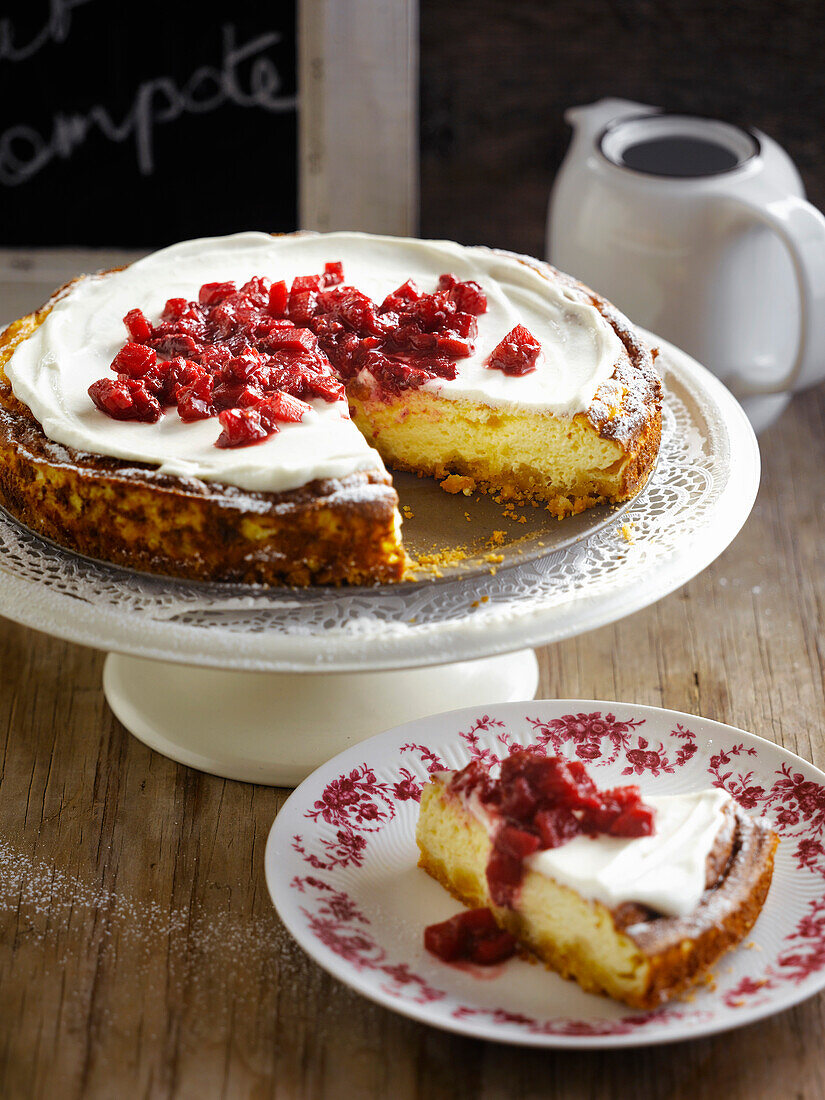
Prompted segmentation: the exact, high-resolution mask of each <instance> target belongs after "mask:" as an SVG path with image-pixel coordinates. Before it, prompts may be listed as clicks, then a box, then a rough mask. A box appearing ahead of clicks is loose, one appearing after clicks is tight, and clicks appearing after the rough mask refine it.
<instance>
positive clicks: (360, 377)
mask: <svg viewBox="0 0 825 1100" xmlns="http://www.w3.org/2000/svg"><path fill="white" fill-rule="evenodd" d="M327 270H334V271H336V272H339V274H336V275H334V276H332V275H329V274H327V275H324V274H323V273H324V272H325V271H327ZM319 273H320V274H319ZM325 279H327V280H328V282H324V280H325ZM313 280H315V281H314V282H313ZM272 283H277V284H278V285H279V286H281V285H282V286H283V287H284V288H285V290H284V292H283V293H284V295H286V297H284V298H283V302H282V303H281V304H280V305H278V306H275V305H274V304H273V303H274V301H275V294H274V291H273V292H272V293H271V294H270V298H269V300H268V301H267V298H266V293H267V288H268V287H270V284H272ZM307 286H308V287H309V288H310V289H306V287H307ZM312 287H315V290H313V289H312ZM215 288H218V289H217V290H216V289H215ZM229 288H231V289H229ZM404 288H407V289H406V290H405V289H404ZM410 288H412V289H410ZM402 291H403V294H401V292H402ZM399 294H400V295H401V297H399ZM221 295H223V297H221ZM256 295H257V297H256ZM279 300H280V299H279ZM229 307H231V308H229ZM356 307H357V308H356ZM199 311H200V312H199ZM468 311H469V312H468ZM135 316H139V318H140V326H141V328H140V331H141V332H142V331H143V329H145V336H143V335H136V333H137V332H138V328H137V327H136V323H135V322H134V320H132V321H131V322H128V323H127V328H124V319H127V321H128V318H129V317H132V318H133V319H134V317H135ZM181 316H182V317H184V318H187V317H192V318H195V320H194V321H192V322H191V323H189V322H187V323H189V328H186V327H185V324H184V322H181V321H177V322H174V321H173V320H170V318H175V317H178V318H179V317H181ZM227 317H228V318H229V319H228V320H227ZM176 324H177V325H178V328H176V327H175V326H176ZM130 325H131V327H130ZM233 325H234V328H233ZM221 326H222V327H221ZM127 329H128V331H127ZM184 330H185V331H186V332H190V333H194V334H195V336H196V339H194V340H192V339H189V338H187V337H182V336H181V333H182V332H183V331H184ZM170 332H171V333H172V335H170ZM519 332H523V333H526V334H527V335H526V337H525V338H524V339H523V340H522V343H521V345H518V342H517V341H515V343H514V338H513V333H519ZM216 333H217V335H216ZM508 340H509V341H510V342H509V343H508ZM135 341H137V344H136V342H135ZM136 347H137V349H138V352H140V351H141V348H142V351H143V353H145V356H144V357H145V358H146V357H148V358H146V361H147V362H149V359H151V364H152V369H151V371H148V372H144V373H145V377H144V376H139V375H138V374H136V373H135V370H134V366H133V361H134V354H133V356H132V361H127V359H126V358H125V351H129V350H130V349H131V352H132V353H134V352H135V348H136ZM124 348H125V351H124ZM525 348H526V349H527V350H526V351H525ZM190 349H191V350H190ZM289 349H291V350H289ZM502 349H504V352H502ZM189 356H191V359H192V361H191V362H190V361H189V358H188V357H189ZM290 356H291V357H292V358H290ZM508 356H509V358H508ZM519 356H521V359H519ZM525 356H526V358H525ZM138 359H140V355H138ZM528 359H529V362H528ZM124 363H126V364H127V365H126V366H125V368H124V366H123V364H124ZM244 363H246V365H247V367H249V365H250V363H251V367H252V368H255V371H254V373H253V374H252V375H251V380H250V381H249V382H248V384H247V382H246V381H244V383H243V384H241V383H238V385H237V386H234V388H233V385H229V384H227V377H228V376H227V372H231V371H233V370H234V371H235V372H236V373H235V375H234V376H232V378H230V379H229V381H230V382H233V383H234V381H235V380H236V376H237V377H239V375H238V372H239V370H240V369H241V368H240V367H238V364H241V367H243V365H244ZM175 364H182V367H181V368H180V369H181V370H183V372H184V374H183V375H181V374H180V370H178V367H176V366H175ZM215 364H217V366H216V365H215ZM296 364H297V366H296ZM172 367H174V370H175V371H177V372H178V373H177V374H176V375H175V378H176V379H177V383H176V384H171V388H172V389H173V390H174V393H175V395H178V396H179V395H180V393H181V392H184V391H186V392H191V387H190V388H189V390H186V384H187V383H188V382H189V381H191V379H193V378H195V379H198V380H200V381H199V384H200V382H204V381H205V384H207V390H208V395H209V397H208V399H207V400H206V401H205V402H202V403H201V405H202V407H201V411H199V412H198V411H197V410H196V412H195V413H194V414H192V412H191V402H190V405H189V406H187V407H186V408H185V407H184V404H183V402H182V401H180V400H179V401H178V405H177V408H176V407H175V400H176V397H175V396H172V397H170V396H169V390H170V383H169V377H170V369H171V368H172ZM282 367H283V368H284V369H283V370H282V369H280V368H282ZM293 367H294V369H293ZM161 368H163V370H165V371H166V375H165V377H166V382H163V381H162V380H161V381H160V382H157V385H156V389H155V390H151V386H150V382H151V380H152V379H153V378H155V376H156V375H157V373H158V371H159V370H160V369H161ZM276 368H278V369H276ZM287 368H288V369H287ZM141 369H142V368H141ZM250 369H251V368H250ZM124 370H125V372H126V373H123V371H124ZM186 371H189V374H188V375H187V374H186ZM209 371H212V374H211V375H210V374H209ZM129 372H131V374H130V373H129ZM173 373H174V372H173ZM263 377H266V379H267V380H268V381H267V382H266V384H265V385H264V384H263V383H261V382H260V379H261V378H263ZM283 377H287V378H288V381H287V382H283ZM296 377H297V378H298V382H297V383H296V381H295V379H296ZM278 378H281V379H282V381H281V382H278ZM181 379H183V380H182V381H181ZM273 379H275V381H273ZM144 383H146V385H144ZM316 383H317V385H316ZM164 385H166V391H165V394H166V396H165V397H164V396H158V397H157V401H155V400H154V398H153V396H152V394H154V395H155V396H157V395H158V394H159V393H160V389H162V388H163V386H164ZM296 385H299V389H298V390H296V389H295V386H296ZM279 386H280V387H281V389H279ZM147 387H148V388H147ZM157 387H159V388H157ZM256 387H257V388H256ZM267 387H268V388H267ZM290 387H291V388H290ZM300 387H303V388H300ZM196 388H197V387H196ZM281 390H283V392H285V393H286V394H287V399H286V401H285V400H284V399H283V398H280V397H279V394H280V393H281ZM150 391H151V392H150ZM198 392H200V391H198ZM204 392H206V391H204ZM101 393H103V396H104V399H100V396H99V395H100V394H101ZM134 393H138V396H140V395H144V397H145V395H146V394H147V393H149V397H148V398H147V399H146V400H147V407H148V410H149V411H148V413H147V414H145V415H144V412H139V413H136V412H135V411H134V409H133V408H131V407H130V408H129V409H127V410H126V412H123V411H122V407H121V406H120V405H117V404H116V403H114V399H117V400H120V399H121V398H122V397H123V395H124V394H126V396H127V397H129V396H130V395H131V394H134ZM110 394H114V399H113V400H112V401H108V400H106V398H107V397H108V395H110ZM295 394H300V395H301V396H300V399H299V398H298V397H294V396H293V397H290V396H289V395H295ZM227 395H228V396H227ZM276 398H277V399H278V400H275V399H276ZM158 402H159V404H158ZM233 402H235V403H236V404H233ZM284 407H286V408H287V412H286V413H284V411H283V409H284ZM187 409H188V412H187ZM295 409H298V412H297V413H296V412H295ZM273 410H274V411H273ZM193 415H194V417H196V418H194V419H193ZM138 416H144V419H139V418H135V417H138ZM267 416H269V417H270V419H269V420H267ZM121 417H122V418H121ZM276 421H277V422H276ZM262 423H263V425H264V426H263V427H262V426H261V425H262ZM238 424H240V426H241V427H242V428H244V429H245V430H246V429H248V428H249V427H250V426H251V427H252V429H254V431H250V432H247V434H246V435H243V434H241V435H238V434H236V435H235V436H234V437H233V435H232V432H233V431H234V429H235V426H236V425H238ZM222 426H223V433H222V432H221V428H222ZM660 429H661V388H660V383H659V379H658V376H657V373H656V371H655V368H654V365H653V355H652V353H651V351H650V350H649V349H648V348H647V347H645V345H644V344H643V342H642V341H640V340H639V339H638V337H637V336H636V334H635V333H634V331H633V329H632V326H631V325H630V324H629V322H627V321H626V319H624V318H623V317H622V316H621V315H620V314H619V313H618V312H617V311H615V310H614V309H613V308H612V307H610V306H609V304H608V303H606V302H604V301H603V300H602V299H601V298H599V297H598V296H597V295H595V294H593V293H592V292H591V291H589V290H587V289H586V288H584V287H582V286H580V285H578V284H576V283H575V282H574V281H573V280H572V279H569V278H568V277H566V276H562V275H560V274H559V273H558V272H555V271H554V270H553V269H552V268H549V267H548V266H546V265H543V264H539V263H538V262H537V261H532V260H529V259H527V258H523V257H517V256H513V255H510V254H506V253H500V252H496V251H492V250H489V249H485V248H465V247H462V246H460V245H457V244H452V243H450V242H432V241H417V240H407V239H399V238H388V237H371V236H368V235H365V234H356V233H334V234H325V235H324V234H319V235H312V234H296V235H292V236H286V237H272V236H270V235H267V234H263V233H243V234H236V235H233V236H229V237H222V238H213V239H208V240H199V241H189V242H185V243H183V244H179V245H175V246H172V247H171V248H167V249H164V250H162V251H160V252H157V253H154V254H153V255H151V256H148V257H146V258H145V259H143V260H140V261H138V262H136V263H135V264H132V265H131V266H130V267H128V268H125V269H123V270H119V271H113V272H105V273H102V274H97V275H91V276H82V277H80V278H78V279H77V280H75V281H74V282H72V283H70V284H69V285H68V286H67V287H64V288H62V289H61V290H60V291H58V292H56V294H55V295H54V296H53V298H52V299H51V300H50V301H49V302H48V303H46V305H45V306H44V307H43V308H42V309H41V310H39V311H38V312H37V313H35V314H32V315H30V316H28V317H25V318H22V319H21V320H19V321H17V322H15V323H14V324H12V325H10V326H9V328H8V329H6V331H5V332H4V333H3V334H2V336H0V453H1V454H2V465H1V466H0V504H2V505H3V507H5V508H6V509H7V510H8V511H9V512H10V513H11V514H12V515H14V516H15V517H17V518H18V519H20V520H21V521H22V522H23V523H25V524H26V525H27V526H29V527H31V528H32V529H33V530H35V531H37V532H38V533H39V534H42V535H45V536H47V537H49V538H51V539H53V540H54V541H56V542H58V543H60V544H61V545H63V546H66V547H68V548H70V549H72V550H75V551H78V552H80V553H83V554H86V555H88V556H91V557H95V558H101V559H104V560H108V561H112V562H115V563H117V564H121V565H124V566H127V567H131V568H136V569H140V570H146V571H149V572H156V573H164V574H169V575H174V576H181V577H188V578H193V579H207V580H227V581H244V582H258V583H267V584H275V583H284V582H285V583H291V584H310V583H355V584H359V583H375V582H383V581H391V580H396V579H399V578H400V577H401V576H402V575H403V573H404V569H405V555H404V551H403V545H402V543H401V539H400V517H399V514H398V508H397V496H396V494H395V491H394V489H393V488H392V483H391V478H390V475H389V474H388V473H387V468H386V467H387V465H389V466H390V467H392V468H399V469H406V470H413V471H415V472H417V473H420V474H428V475H433V476H436V477H439V478H441V479H443V484H444V488H445V489H447V490H448V491H458V490H464V491H467V492H469V491H472V490H473V489H476V488H478V489H482V490H484V491H492V492H500V493H502V494H503V495H505V496H507V497H514V498H517V499H528V498H529V499H533V500H538V501H542V502H543V503H544V504H545V505H546V506H547V507H548V508H549V509H550V510H551V511H552V512H553V513H554V514H556V515H559V516H560V517H561V516H563V515H566V514H569V513H571V512H576V511H580V510H581V509H583V508H585V507H589V506H591V505H592V504H596V503H600V502H604V501H618V500H624V499H627V498H628V497H630V496H632V495H633V494H634V493H635V492H637V491H638V489H639V488H640V487H641V485H642V484H643V483H644V480H645V478H646V477H647V475H648V473H649V470H650V469H651V467H652V464H653V462H654V461H655V456H656V453H657V449H658V443H659V436H660ZM227 440H228V442H227Z"/></svg>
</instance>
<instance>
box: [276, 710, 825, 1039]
mask: <svg viewBox="0 0 825 1100" xmlns="http://www.w3.org/2000/svg"><path fill="white" fill-rule="evenodd" d="M528 744H529V745H539V746H542V747H543V748H546V750H547V751H548V752H551V753H560V754H562V755H565V756H568V757H570V758H577V759H580V760H582V761H584V762H585V763H586V764H587V766H588V768H589V769H590V771H591V774H592V775H593V778H594V779H595V780H596V782H597V783H598V784H599V786H601V787H611V786H616V785H618V784H621V783H629V782H633V783H637V784H638V785H639V786H640V787H641V789H642V794H643V795H644V794H671V793H678V792H682V791H689V790H699V789H701V788H705V787H708V786H716V787H722V788H724V789H725V790H726V791H728V792H729V793H730V794H731V795H732V796H733V797H734V798H735V799H736V800H737V801H738V802H739V803H740V805H742V806H743V807H745V808H746V809H747V810H748V811H750V812H751V813H755V814H765V815H767V816H768V817H769V818H770V820H771V821H772V822H773V826H774V828H775V829H776V831H777V832H778V834H779V836H780V838H781V842H780V845H779V848H778V851H777V856H776V866H775V871H774V877H773V884H772V886H771V890H770V893H769V895H768V899H767V901H766V903H765V907H764V909H763V911H762V914H761V916H760V917H759V920H758V921H757V923H756V925H755V926H754V928H753V930H752V931H751V933H750V935H749V936H748V937H747V938H746V940H745V942H744V944H743V945H741V946H740V947H739V948H738V949H737V950H736V951H734V952H731V953H730V954H729V955H727V956H725V957H724V958H723V959H722V960H721V961H720V962H719V963H718V964H717V965H716V967H715V968H714V971H713V973H712V975H711V976H710V978H709V980H708V981H706V982H705V983H703V984H702V985H700V986H699V987H697V988H696V989H695V990H694V991H693V992H692V993H691V994H690V995H689V996H687V997H685V998H683V999H681V1000H676V1001H674V1002H672V1003H670V1004H668V1005H666V1006H664V1007H662V1008H660V1009H658V1010H656V1011H654V1012H638V1011H633V1010H631V1009H628V1008H627V1007H626V1006H624V1005H621V1004H618V1003H614V1002H612V1001H610V1000H608V999H607V998H605V997H599V996H595V995H593V994H588V993H584V992H583V991H582V990H581V989H580V988H579V987H578V986H577V985H576V984H575V983H573V982H570V981H565V980H564V979H562V978H560V977H559V976H558V975H556V974H554V973H552V972H550V971H547V970H545V969H544V967H542V966H539V965H532V964H530V963H528V962H526V961H524V960H523V959H519V958H516V959H511V960H510V961H509V962H507V963H504V964H501V965H500V966H497V967H491V968H480V967H475V968H471V967H465V968H458V967H455V966H450V965H447V964H445V963H442V962H440V961H439V960H438V959H436V958H434V957H433V956H431V955H430V954H428V953H427V951H426V950H425V949H424V945H423V931H424V928H425V926H426V925H428V924H432V923H434V922H436V921H441V920H445V919H446V918H447V917H450V916H452V915H454V914H455V913H456V912H457V911H458V910H459V909H460V906H459V905H458V904H457V903H456V902H455V901H454V900H453V898H451V897H450V896H449V895H448V894H447V892H446V891H445V890H443V889H442V887H441V886H439V885H438V884H437V883H436V882H434V881H433V880H432V879H431V878H430V877H429V876H428V875H427V874H426V873H425V872H424V871H422V870H420V869H419V868H418V867H417V860H418V849H417V847H416V843H415V825H416V821H417V818H418V801H419V798H420V795H421V788H422V784H424V783H426V782H427V775H428V772H430V771H434V770H439V769H441V768H460V767H463V766H464V765H465V764H466V763H468V761H469V760H471V759H472V758H479V759H482V760H484V761H490V762H494V761H496V760H498V759H501V758H502V757H503V756H504V755H506V754H507V753H508V752H509V751H510V750H511V748H512V747H514V746H521V745H528ZM823 841H825V775H823V773H822V772H820V771H818V770H817V769H816V768H814V767H813V766H812V765H811V764H808V763H806V762H805V761H804V760H801V759H800V758H799V757H798V756H794V755H793V754H792V753H789V752H786V751H785V750H784V749H781V748H779V747H778V746H777V745H774V744H773V743H771V742H770V741H765V740H763V739H762V738H760V737H755V736H753V735H752V734H749V733H745V732H743V731H742V730H738V729H735V728H733V727H732V726H725V725H722V724H720V723H718V722H712V721H709V720H708V719H705V718H699V717H695V716H693V715H688V714H680V713H678V712H676V711H667V710H659V709H658V708H656V707H644V706H638V705H636V704H630V703H606V702H597V701H592V700H536V701H534V702H527V703H505V704H501V705H498V706H490V707H487V708H486V709H485V710H484V711H483V712H479V711H478V710H475V709H466V710H459V711H452V712H450V713H449V714H439V715H435V716H433V717H431V718H425V719H422V720H420V721H417V722H411V723H408V724H407V725H404V726H399V727H398V728H397V729H393V730H389V731H387V732H386V733H382V734H379V735H378V736H377V737H373V738H370V739H369V740H368V741H362V742H360V743H359V744H357V745H355V746H353V747H352V748H351V749H348V750H347V751H346V752H343V753H341V754H340V755H339V756H336V757H334V759H332V760H330V761H328V762H327V763H326V764H324V765H323V766H322V767H320V768H318V770H317V771H315V772H314V773H313V774H312V775H311V776H310V777H309V778H308V779H306V780H305V781H304V782H303V783H302V784H301V786H300V787H298V789H297V790H296V791H295V793H294V794H293V795H292V796H291V797H290V799H289V800H288V802H287V803H286V805H285V806H284V807H283V809H282V810H281V812H280V813H279V815H278V817H277V819H276V821H275V824H274V825H273V827H272V831H271V833H270V835H269V840H268V843H267V848H266V879H267V885H268V887H269V891H270V894H271V895H272V899H273V901H274V903H275V906H276V908H277V909H278V912H279V914H280V916H281V918H282V919H283V921H284V924H285V925H286V926H287V928H288V929H289V931H290V932H291V933H292V935H293V936H294V937H295V939H296V940H297V941H298V943H299V944H300V945H301V946H302V947H303V948H304V950H306V951H307V952H308V953H309V954H310V955H311V956H312V957H313V958H314V959H315V961H316V962H318V963H319V964H320V965H321V966H322V967H324V968H325V969H326V970H328V971H329V972H330V974H332V975H334V976H335V977H336V978H338V979H340V980H341V981H342V982H345V983H346V984H347V985H350V986H352V988H353V989H356V990H357V991H358V992H359V993H362V994H363V995H364V996H365V997H369V998H371V999H372V1000H374V1001H377V1002H378V1003H379V1004H382V1005H385V1006H386V1007H387V1008H391V1009H393V1010H394V1011H396V1012H400V1013H403V1014H404V1015H406V1016H411V1017H413V1018H414V1019H416V1020H420V1021H422V1022H423V1023H427V1024H431V1025H433V1026H435V1027H441V1028H446V1029H448V1030H450V1031H455V1032H459V1033H461V1034H465V1035H472V1036H475V1037H476V1038H479V1039H491V1040H494V1041H497V1042H507V1043H519V1044H524V1045H529V1046H542V1047H570V1048H574V1047H620V1046H641V1045H645V1044H651V1043H665V1042H674V1041H676V1040H680V1039H690V1038H695V1037H698V1036H700V1035H709V1034H712V1033H714V1032H718V1031H724V1030H727V1029H729V1028H734V1027H741V1026H742V1025H743V1024H747V1023H751V1022H752V1021H754V1020H758V1019H760V1018H762V1017H765V1016H769V1015H771V1014H773V1013H775V1012H780V1011H781V1010H782V1009H786V1008H789V1007H790V1006H791V1005H794V1004H796V1003H798V1002H799V1001H802V1000H804V999H805V998H806V997H810V996H812V995H813V994H814V993H816V992H818V991H819V990H820V989H822V988H823V986H825V890H824V889H823V884H824V883H825V846H824V845H823Z"/></svg>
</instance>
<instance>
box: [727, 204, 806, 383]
mask: <svg viewBox="0 0 825 1100" xmlns="http://www.w3.org/2000/svg"><path fill="white" fill-rule="evenodd" d="M728 202H729V203H730V204H731V206H733V207H736V208H738V209H739V210H740V212H741V211H742V209H744V210H746V211H747V212H748V213H749V214H750V215H751V216H752V217H754V218H756V219H757V220H759V221H762V222H764V223H765V224H766V225H767V226H768V227H769V228H770V229H772V230H773V231H774V232H775V233H776V235H777V236H778V237H779V238H780V239H781V240H782V241H783V243H784V244H785V247H786V248H787V249H788V252H789V253H790V257H791V262H792V264H793V269H794V274H795V275H796V281H797V284H798V286H799V303H800V326H799V346H798V349H797V353H796V359H795V361H794V363H793V364H792V366H791V368H790V370H789V371H788V372H787V373H786V374H785V376H784V377H783V378H780V379H779V380H778V381H776V382H772V383H767V384H765V385H755V384H754V383H753V382H752V381H750V380H749V379H747V378H744V377H740V378H737V379H736V380H735V386H736V389H737V392H738V393H739V394H740V396H750V395H752V394H769V393H781V392H783V391H786V390H803V389H805V388H807V387H808V386H813V385H815V384H816V383H817V382H821V381H823V380H824V379H825V217H823V216H822V214H821V213H820V212H819V211H818V210H817V209H816V207H815V206H812V205H811V204H810V203H809V202H806V201H805V200H804V199H800V198H798V197H797V196H796V195H788V196H782V197H777V196H776V194H775V193H771V194H764V193H763V194H762V195H761V196H759V197H754V199H753V200H752V201H749V200H748V198H747V196H741V195H740V196H737V197H736V198H733V197H732V196H731V197H730V198H729V199H728Z"/></svg>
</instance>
